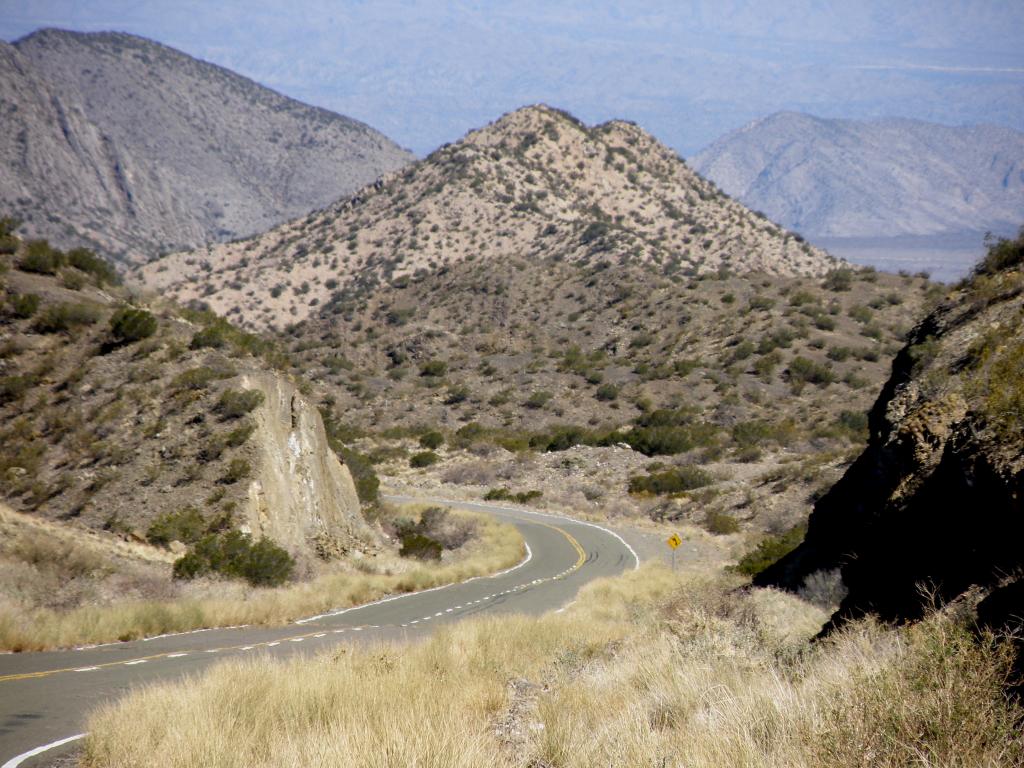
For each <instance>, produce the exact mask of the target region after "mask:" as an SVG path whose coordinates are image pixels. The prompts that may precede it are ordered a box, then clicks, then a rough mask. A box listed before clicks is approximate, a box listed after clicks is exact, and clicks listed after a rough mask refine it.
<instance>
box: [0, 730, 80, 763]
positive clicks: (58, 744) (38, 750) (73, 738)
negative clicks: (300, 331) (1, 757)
mask: <svg viewBox="0 0 1024 768" xmlns="http://www.w3.org/2000/svg"><path fill="white" fill-rule="evenodd" d="M85 736H86V734H84V733H76V734H75V735H74V736H68V737H67V738H66V739H58V740H57V741H51V742H50V743H49V744H43V746H41V747H36V748H35V749H30V750H29V751H28V752H22V753H21V754H20V755H18V756H17V757H12V758H11V759H10V760H8V761H7V762H6V763H4V764H3V765H2V766H0V768H18V766H19V765H21V764H22V763H23V762H25V761H26V760H28V759H29V758H30V757H35V756H36V755H41V754H43V752H48V751H49V750H51V749H56V748H57V747H61V746H63V745H65V744H69V743H71V742H72V741H78V740H79V739H84V738H85Z"/></svg>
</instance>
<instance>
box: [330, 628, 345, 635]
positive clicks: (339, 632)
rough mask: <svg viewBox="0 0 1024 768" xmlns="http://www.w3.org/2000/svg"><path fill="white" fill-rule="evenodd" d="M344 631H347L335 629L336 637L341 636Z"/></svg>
mask: <svg viewBox="0 0 1024 768" xmlns="http://www.w3.org/2000/svg"><path fill="white" fill-rule="evenodd" d="M344 631H345V630H344V629H335V630H333V632H334V634H336V635H340V634H342V633H343V632H344Z"/></svg>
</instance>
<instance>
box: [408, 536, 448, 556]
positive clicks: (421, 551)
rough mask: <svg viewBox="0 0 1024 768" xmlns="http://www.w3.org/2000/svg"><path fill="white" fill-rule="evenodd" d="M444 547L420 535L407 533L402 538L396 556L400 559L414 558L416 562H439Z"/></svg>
mask: <svg viewBox="0 0 1024 768" xmlns="http://www.w3.org/2000/svg"><path fill="white" fill-rule="evenodd" d="M443 551H444V546H443V545H442V544H441V542H439V541H435V540H434V539H432V538H430V537H429V536H424V535H423V534H422V533H407V534H405V535H404V536H402V548H401V549H400V550H398V554H399V555H401V556H402V557H415V558H416V559H418V560H440V559H441V553H442V552H443Z"/></svg>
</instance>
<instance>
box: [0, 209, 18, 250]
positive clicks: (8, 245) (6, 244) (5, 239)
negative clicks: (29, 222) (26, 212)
mask: <svg viewBox="0 0 1024 768" xmlns="http://www.w3.org/2000/svg"><path fill="white" fill-rule="evenodd" d="M20 226H21V222H20V221H19V220H18V219H15V218H12V217H11V216H3V217H0V254H7V253H15V252H16V251H17V250H18V245H19V244H20V243H21V240H19V239H18V237H17V236H16V235H15V234H14V230H16V229H17V228H18V227H20Z"/></svg>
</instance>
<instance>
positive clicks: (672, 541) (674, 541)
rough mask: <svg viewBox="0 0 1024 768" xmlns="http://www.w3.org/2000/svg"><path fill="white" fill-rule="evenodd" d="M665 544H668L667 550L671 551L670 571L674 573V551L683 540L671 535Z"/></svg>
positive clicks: (676, 535)
mask: <svg viewBox="0 0 1024 768" xmlns="http://www.w3.org/2000/svg"><path fill="white" fill-rule="evenodd" d="M665 543H666V544H668V546H669V549H671V550H672V570H673V571H674V570H675V569H676V549H678V548H679V545H680V544H682V543H683V540H682V539H681V538H679V534H678V533H673V534H672V535H671V536H669V537H668V539H666V541H665Z"/></svg>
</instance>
